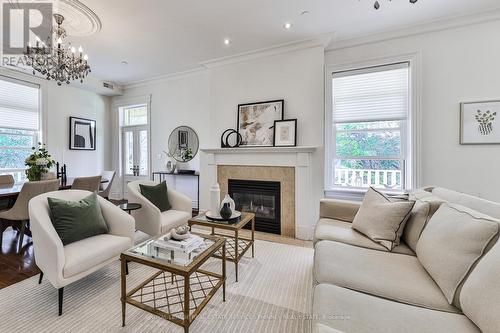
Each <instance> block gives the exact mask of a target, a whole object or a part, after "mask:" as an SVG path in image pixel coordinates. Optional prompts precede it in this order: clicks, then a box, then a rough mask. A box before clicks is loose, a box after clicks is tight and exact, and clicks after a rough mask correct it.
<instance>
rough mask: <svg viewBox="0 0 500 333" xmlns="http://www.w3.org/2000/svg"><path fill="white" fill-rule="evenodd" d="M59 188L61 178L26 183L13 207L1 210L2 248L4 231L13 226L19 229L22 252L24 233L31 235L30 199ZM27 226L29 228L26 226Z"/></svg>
mask: <svg viewBox="0 0 500 333" xmlns="http://www.w3.org/2000/svg"><path fill="white" fill-rule="evenodd" d="M58 189H59V179H52V180H43V181H38V182H26V183H24V185H23V187H22V188H21V192H19V196H18V197H17V199H16V202H15V203H14V205H13V206H12V208H11V209H9V210H6V211H3V212H0V222H1V224H0V248H1V246H2V238H3V232H4V231H5V230H6V229H7V228H8V227H10V226H11V227H13V228H16V229H18V230H19V247H18V252H21V248H22V245H23V238H24V234H26V235H28V236H30V237H31V231H30V228H29V224H28V223H29V220H30V216H29V212H28V203H29V201H30V200H31V199H32V198H34V197H36V196H37V195H40V194H43V193H46V192H51V191H56V190H58ZM27 226H28V228H26V227H27Z"/></svg>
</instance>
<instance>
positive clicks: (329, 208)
mask: <svg viewBox="0 0 500 333" xmlns="http://www.w3.org/2000/svg"><path fill="white" fill-rule="evenodd" d="M360 206H361V202H358V201H347V200H337V199H321V201H320V202H319V217H324V218H330V219H336V220H340V221H346V222H352V221H353V220H354V217H355V216H356V213H357V212H358V210H359V207H360Z"/></svg>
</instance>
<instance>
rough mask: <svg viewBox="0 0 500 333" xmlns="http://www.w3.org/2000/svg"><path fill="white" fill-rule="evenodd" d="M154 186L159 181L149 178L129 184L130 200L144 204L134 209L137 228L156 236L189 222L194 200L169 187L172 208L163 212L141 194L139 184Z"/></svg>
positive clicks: (128, 196)
mask: <svg viewBox="0 0 500 333" xmlns="http://www.w3.org/2000/svg"><path fill="white" fill-rule="evenodd" d="M141 184H142V185H147V186H154V185H158V184H159V183H158V182H155V181H149V180H137V181H133V182H130V183H128V184H127V187H128V194H127V199H128V201H129V202H135V203H139V204H141V205H142V208H141V209H138V210H134V211H132V216H133V217H134V218H135V223H136V228H137V229H138V230H140V231H142V232H145V233H146V234H149V235H151V236H156V235H160V234H164V233H167V232H169V231H170V230H171V229H172V228H176V227H179V226H182V225H185V224H187V221H188V220H189V218H191V216H192V202H191V199H189V197H187V196H185V195H184V194H182V193H180V192H177V191H175V190H173V189H171V188H170V187H168V189H167V191H168V194H167V195H168V201H169V202H170V205H171V206H172V208H171V209H170V210H167V211H165V212H161V211H160V210H159V209H158V207H156V206H155V205H153V204H152V203H151V201H149V200H148V199H146V198H145V197H144V196H143V195H142V194H141V189H140V186H139V185H141Z"/></svg>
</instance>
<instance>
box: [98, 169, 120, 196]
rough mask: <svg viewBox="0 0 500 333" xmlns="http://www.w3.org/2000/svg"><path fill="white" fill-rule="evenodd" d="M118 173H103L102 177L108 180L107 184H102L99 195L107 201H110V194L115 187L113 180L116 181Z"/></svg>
mask: <svg viewBox="0 0 500 333" xmlns="http://www.w3.org/2000/svg"><path fill="white" fill-rule="evenodd" d="M115 174H116V171H114V170H113V171H103V172H102V173H101V177H102V179H103V180H104V179H105V180H107V181H108V182H107V183H104V184H101V187H100V189H99V193H98V194H99V195H100V196H101V197H103V198H104V199H106V200H109V192H110V191H111V185H113V180H114V179H115Z"/></svg>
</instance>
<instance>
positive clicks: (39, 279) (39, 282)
mask: <svg viewBox="0 0 500 333" xmlns="http://www.w3.org/2000/svg"><path fill="white" fill-rule="evenodd" d="M42 279H43V272H40V277H39V278H38V284H41V283H42Z"/></svg>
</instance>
